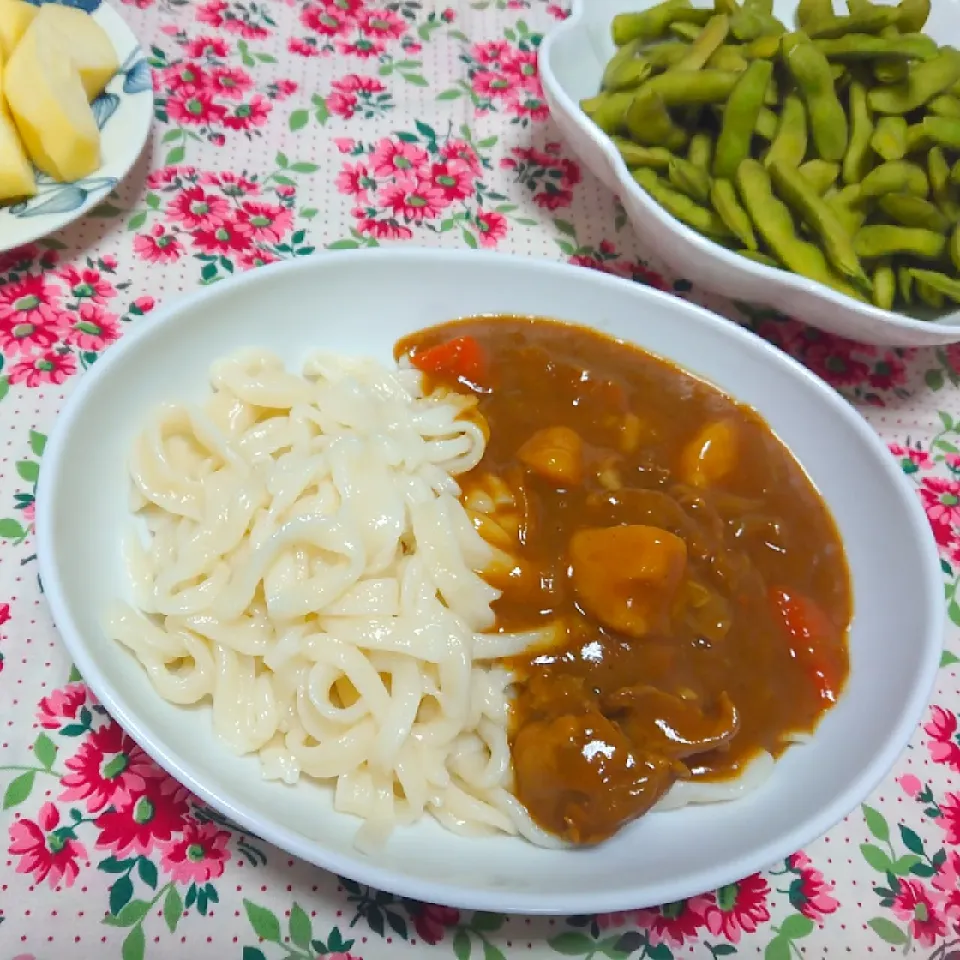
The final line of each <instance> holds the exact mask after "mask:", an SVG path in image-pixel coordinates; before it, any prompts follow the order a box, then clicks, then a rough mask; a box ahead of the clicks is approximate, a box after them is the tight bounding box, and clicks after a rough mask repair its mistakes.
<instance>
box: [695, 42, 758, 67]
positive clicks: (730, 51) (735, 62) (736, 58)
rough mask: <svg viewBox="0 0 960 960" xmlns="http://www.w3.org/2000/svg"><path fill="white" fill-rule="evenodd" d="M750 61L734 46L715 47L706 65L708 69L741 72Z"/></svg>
mask: <svg viewBox="0 0 960 960" xmlns="http://www.w3.org/2000/svg"><path fill="white" fill-rule="evenodd" d="M749 63H750V61H749V60H747V58H746V57H744V56H743V54H742V53H740V52H739V51H738V50H737V48H736V47H729V46H723V47H717V49H716V50H714V51H713V53H712V54H710V58H709V59H708V60H707V62H706V67H707V68H708V69H710V70H725V71H727V72H728V73H743V71H744V70H746V69H747V66H748V65H749Z"/></svg>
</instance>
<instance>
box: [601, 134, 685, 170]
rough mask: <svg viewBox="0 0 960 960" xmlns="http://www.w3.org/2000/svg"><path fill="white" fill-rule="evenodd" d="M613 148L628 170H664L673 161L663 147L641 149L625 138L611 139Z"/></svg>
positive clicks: (671, 156)
mask: <svg viewBox="0 0 960 960" xmlns="http://www.w3.org/2000/svg"><path fill="white" fill-rule="evenodd" d="M610 139H611V140H613V144H614V146H615V147H616V148H617V150H618V151H619V152H620V156H621V157H623V162H624V163H625V164H626V165H627V166H628V167H629V168H630V169H633V168H634V167H653V168H654V170H666V169H667V165H668V164H669V163H670V161H671V160H672V159H673V154H672V153H671V152H670V151H669V150H667V149H665V148H664V147H642V146H640V144H639V143H634V142H633V141H632V140H627V138H626V137H611V138H610Z"/></svg>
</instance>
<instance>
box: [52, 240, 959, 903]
mask: <svg viewBox="0 0 960 960" xmlns="http://www.w3.org/2000/svg"><path fill="white" fill-rule="evenodd" d="M504 313H513V314H522V315H540V316H547V317H554V318H557V319H561V320H566V321H571V322H575V323H579V324H583V325H586V326H590V327H593V328H595V329H597V330H599V331H603V332H605V333H608V334H611V335H613V336H615V337H619V338H622V339H624V340H628V341H631V342H633V343H636V344H638V345H639V346H641V347H644V348H645V349H648V350H650V351H653V352H654V353H657V354H660V355H661V356H664V357H667V358H670V359H671V360H673V361H675V362H677V363H678V364H680V365H681V366H683V367H685V368H686V369H688V370H690V371H693V372H695V373H697V374H699V375H701V376H702V377H704V378H706V379H707V380H710V381H712V382H713V383H715V384H717V385H718V386H719V387H720V388H721V389H723V390H725V391H727V392H729V393H730V394H732V395H734V396H735V397H737V398H738V399H739V400H741V401H743V402H745V403H747V404H750V405H752V406H753V407H755V408H756V409H757V410H759V411H760V412H761V413H762V414H763V415H764V416H765V417H766V418H767V420H768V422H769V424H770V425H771V427H772V428H773V429H774V430H775V431H776V432H777V434H778V435H779V436H780V437H782V438H783V440H784V442H786V443H787V444H788V445H789V446H790V447H791V449H792V450H793V451H794V453H795V454H796V456H797V457H798V458H799V460H800V462H801V463H802V464H803V465H804V466H805V468H806V470H807V471H808V473H809V475H810V476H811V478H812V479H813V482H814V483H815V484H816V485H817V487H818V488H819V489H820V491H821V493H822V495H823V497H824V498H825V500H826V502H827V504H828V505H829V507H830V509H831V510H832V512H833V515H834V517H835V518H836V521H837V524H838V527H839V531H840V534H841V536H842V538H843V541H844V543H845V544H846V549H847V554H848V559H849V564H850V569H851V573H852V578H853V591H854V600H855V607H856V614H855V620H854V624H853V628H852V632H851V637H850V655H851V672H850V679H849V683H848V686H847V688H846V690H845V692H844V694H843V696H842V698H841V700H840V703H839V704H838V705H837V707H836V708H835V709H834V710H832V711H831V712H830V713H829V714H828V715H827V716H826V717H825V719H824V721H823V723H822V724H821V725H820V727H819V729H818V730H817V732H816V735H815V736H814V737H813V738H812V740H811V742H810V743H809V744H805V745H803V746H797V747H795V748H793V749H791V750H790V751H788V753H787V754H786V756H785V757H784V759H783V760H782V761H781V762H780V763H779V764H778V766H777V768H776V770H775V772H774V774H773V776H772V778H771V779H770V780H769V781H768V782H767V783H766V784H765V785H764V786H763V787H761V788H760V789H759V790H757V791H756V792H755V793H753V794H751V795H749V796H747V797H746V798H744V799H741V800H738V801H736V802H733V803H727V804H721V805H715V806H710V807H700V808H688V809H684V810H681V811H678V812H672V813H659V814H653V815H650V816H649V817H646V818H644V819H641V820H640V821H638V822H636V823H634V824H633V825H631V826H630V827H628V828H627V829H625V830H624V831H623V832H622V833H621V834H620V835H619V836H617V837H616V838H615V839H614V840H613V841H611V842H609V843H607V844H604V845H602V846H599V847H597V848H594V849H589V850H576V851H548V850H542V849H538V848H536V847H533V846H531V845H529V844H528V843H526V842H525V841H523V840H519V839H513V838H498V839H484V840H468V839H463V838H460V837H457V836H454V835H452V834H449V833H446V832H444V830H443V829H442V828H441V827H439V826H438V825H437V824H436V823H434V822H433V821H429V820H428V821H424V822H422V823H420V824H419V825H417V826H414V827H411V828H407V829H401V830H399V831H397V833H396V834H395V835H394V836H393V837H392V838H391V840H390V842H389V844H388V845H387V847H386V849H385V850H383V852H382V853H380V854H379V855H377V856H376V857H375V858H369V857H366V856H364V855H362V854H360V853H358V852H357V850H356V849H354V847H353V845H352V837H353V833H354V827H355V825H356V823H357V821H355V820H353V819H352V818H350V817H347V816H345V815H343V814H338V813H336V812H334V810H333V809H332V804H331V794H330V792H329V791H327V790H325V789H323V788H320V787H318V786H315V785H311V784H309V783H302V784H301V785H299V786H297V787H295V788H290V787H285V786H282V785H280V784H278V783H276V782H273V783H271V782H266V781H264V780H262V779H261V778H260V772H259V764H258V762H257V760H255V759H237V758H236V757H234V756H232V755H230V754H229V753H227V752H226V750H225V749H224V748H223V746H222V745H221V744H220V743H219V741H218V740H217V738H216V737H215V735H214V733H213V731H212V729H211V723H210V719H209V716H208V713H207V710H206V709H205V708H203V709H194V710H185V709H179V708H175V707H173V706H171V705H169V704H168V703H166V702H165V701H163V700H161V699H160V698H159V696H157V695H156V694H155V692H154V690H153V688H152V687H151V685H150V683H149V681H148V680H147V677H146V675H145V674H144V672H143V671H142V670H141V668H140V666H139V664H138V663H137V662H136V661H135V660H134V658H133V657H132V656H130V655H128V654H127V652H126V651H125V650H124V649H122V648H121V647H120V646H119V645H118V644H116V643H115V642H113V641H112V640H110V639H108V638H107V636H106V635H105V634H104V632H103V629H102V627H101V617H102V615H103V613H104V610H105V608H106V606H107V604H108V602H109V601H110V600H111V599H112V598H115V597H117V596H122V597H126V598H129V596H130V593H129V590H128V583H127V578H126V573H125V570H124V567H123V565H122V560H121V550H120V544H121V537H122V533H123V531H124V530H125V529H126V525H127V524H128V523H129V522H130V519H129V515H128V512H127V503H128V479H127V477H128V474H127V467H126V465H127V455H128V451H129V449H130V447H131V443H132V440H133V438H134V436H135V435H136V434H137V433H138V432H139V430H140V429H141V428H142V425H143V423H144V418H145V417H146V416H147V414H148V412H149V411H150V410H151V408H152V407H153V406H154V405H155V404H157V403H160V402H163V401H169V400H172V401H197V400H199V399H201V398H203V397H204V396H205V395H206V394H207V392H208V391H207V387H206V384H207V370H208V367H209V365H210V363H211V362H212V361H214V360H215V359H217V358H219V357H222V356H223V355H225V354H228V353H231V352H232V351H234V350H237V349H239V348H242V347H249V346H260V347H264V348H267V349H270V350H273V351H275V352H276V353H278V354H279V355H281V356H282V357H284V358H285V359H286V360H287V361H288V362H289V363H290V364H293V365H298V364H299V363H300V362H301V361H302V359H303V358H304V357H305V356H306V355H307V354H308V353H309V352H310V351H312V350H314V349H316V348H324V349H327V350H333V351H339V352H342V353H348V354H358V353H359V354H367V355H372V356H374V357H375V358H377V359H379V360H381V361H383V362H389V361H390V359H391V349H392V346H393V344H394V341H395V340H397V339H398V338H399V337H401V336H402V335H404V334H407V333H410V332H412V331H415V330H418V329H420V328H422V327H425V326H428V325H432V324H435V323H438V322H441V321H444V320H449V319H453V318H456V317H461V316H470V315H477V314H504ZM297 368H298V369H299V366H298V367H297ZM881 518H882V522H880V520H881ZM37 531H38V552H39V562H40V572H41V577H42V581H43V587H44V590H45V594H46V598H47V601H48V603H49V605H50V610H51V612H52V614H53V619H54V621H55V623H56V625H57V628H58V629H59V631H60V634H61V636H62V638H63V641H64V643H65V644H66V646H67V648H68V650H69V652H70V654H71V656H72V657H73V659H74V661H75V663H76V665H77V667H78V668H79V670H80V672H81V673H82V674H83V677H84V679H85V680H86V681H87V683H89V684H90V686H91V687H92V689H93V690H94V692H95V693H96V695H97V696H98V697H99V698H100V700H101V701H102V703H103V704H104V705H105V706H106V707H107V709H108V710H109V711H110V713H111V714H112V715H113V716H114V717H115V718H116V719H117V720H118V721H119V722H120V723H121V724H122V725H123V726H124V727H125V728H126V729H127V730H128V731H129V732H130V734H131V735H132V736H133V737H134V739H135V740H136V741H137V742H138V743H140V744H141V745H142V746H143V748H144V749H145V750H146V751H147V752H148V753H149V754H150V755H151V756H152V757H154V758H155V759H156V760H157V762H158V763H160V764H161V765H162V766H164V767H165V768H166V769H167V770H168V771H170V773H172V774H173V775H174V776H175V777H177V779H179V780H180V781H182V782H183V783H184V784H186V785H187V786H188V787H190V789H191V790H193V791H194V792H195V793H196V794H198V795H199V796H200V797H202V798H203V799H204V800H206V801H207V802H208V803H210V804H211V805H212V806H214V807H216V808H217V809H218V810H220V811H222V812H223V813H224V814H226V815H227V816H229V817H232V818H233V819H234V820H236V821H238V822H239V823H241V824H243V826H244V827H245V828H246V829H248V830H250V831H252V832H254V833H256V834H258V835H259V836H261V837H263V838H265V839H266V840H269V841H270V842H272V843H274V844H276V845H277V846H279V847H281V848H283V849H284V850H287V851H289V852H290V853H293V854H295V855H297V856H299V857H302V858H304V859H305V860H309V861H310V862H312V863H315V864H317V865H318V866H321V867H324V868H326V869H328V870H332V871H335V872H336V873H338V874H341V875H345V876H348V877H351V878H353V879H356V880H358V881H360V882H363V883H367V884H371V885H373V886H375V887H378V888H383V889H386V890H389V891H392V892H394V893H397V894H402V895H406V896H409V897H415V898H418V899H422V900H427V901H434V902H440V903H446V904H451V905H456V906H459V907H463V908H475V909H483V910H494V911H501V912H508V913H509V912H523V913H553V914H571V913H591V912H595V911H608V910H618V909H626V908H632V907H640V906H644V905H649V904H656V903H662V902H666V901H672V900H677V899H679V898H682V897H686V896H689V895H693V894H696V893H698V892H702V891H704V890H708V889H711V888H714V887H716V886H719V885H721V884H725V883H728V882H732V881H734V880H736V879H738V878H741V877H743V876H745V875H747V874H749V873H751V872H752V871H754V870H758V869H760V868H762V867H765V866H767V865H769V864H771V863H773V862H775V861H777V860H779V859H780V858H782V857H785V856H787V855H789V854H790V853H792V852H794V851H795V850H797V849H798V848H800V847H801V846H802V845H803V844H805V843H808V842H809V841H810V840H812V839H814V838H815V837H817V836H819V835H820V834H822V833H824V832H825V831H826V830H828V829H829V828H830V827H831V826H832V825H833V824H835V823H836V822H837V821H839V820H840V819H841V818H842V817H843V816H845V815H846V814H847V813H848V812H849V811H850V810H851V809H852V808H854V807H855V806H856V804H857V803H859V802H860V801H861V800H862V799H863V798H864V797H866V796H867V794H868V793H869V792H870V791H871V790H872V789H873V787H874V786H875V785H876V784H877V783H878V781H879V780H880V779H881V778H882V777H883V775H884V774H885V773H886V772H887V771H888V770H889V769H890V767H891V765H892V764H893V762H894V760H895V759H896V757H897V755H898V753H899V752H900V750H901V749H903V747H904V746H905V745H906V743H907V741H908V740H909V738H910V735H911V733H912V731H913V730H914V727H915V725H916V724H917V722H918V721H919V719H920V716H921V713H922V710H923V708H924V706H925V704H926V702H927V699H928V697H929V694H930V691H931V687H932V684H933V680H934V676H935V673H936V670H937V667H938V664H939V658H940V653H941V645H942V616H941V614H942V600H943V587H942V585H941V574H940V566H939V562H938V559H937V553H936V549H935V546H934V542H933V539H932V536H931V533H930V530H929V527H928V525H927V521H926V518H925V516H924V514H923V511H922V509H921V507H920V505H919V503H918V501H917V499H916V497H915V494H914V493H913V491H912V489H911V487H910V486H909V484H908V483H907V482H906V480H905V479H904V477H903V476H902V474H901V472H900V469H899V467H898V465H897V463H896V461H895V460H894V459H893V457H891V456H890V455H889V453H888V452H887V450H886V449H885V447H884V445H883V443H882V442H881V441H880V440H879V439H878V437H877V436H876V434H875V433H874V432H873V431H872V430H871V429H870V427H869V426H868V425H867V423H866V422H865V421H864V420H863V419H861V418H860V416H859V415H858V414H857V413H856V411H855V410H854V409H853V408H852V407H851V406H849V405H848V404H847V403H845V402H844V401H843V400H841V399H840V398H839V397H838V396H837V394H836V393H835V392H834V391H833V390H831V389H830V388H829V387H828V386H826V384H824V383H823V382H822V381H821V380H819V379H817V378H816V377H815V376H813V375H812V374H811V373H809V372H808V371H807V370H806V369H804V368H803V367H801V366H800V365H799V364H797V363H796V362H794V361H793V360H792V359H790V358H789V357H788V356H786V355H785V354H783V353H781V352H780V351H778V350H776V349H774V348H773V347H771V346H770V345H769V344H767V343H766V342H764V341H763V340H761V339H760V338H759V337H755V336H753V335H752V334H751V333H749V332H747V331H746V330H743V329H742V328H740V327H738V326H736V325H735V324H731V323H728V322H726V321H724V320H722V319H721V318H719V317H717V316H714V315H713V314H711V313H708V312H707V311H705V310H703V309H701V308H699V307H697V306H694V305H691V304H689V303H687V302H685V301H683V300H680V299H677V298H674V297H670V296H667V295H666V294H663V293H660V292H657V291H654V290H651V289H649V288H647V287H644V286H641V285H639V284H634V283H630V282H628V281H625V280H621V279H617V278H615V277H610V276H606V275H603V274H600V273H596V272H594V271H592V270H583V269H581V268H576V267H570V266H566V265H562V264H555V263H550V262H546V261H539V260H533V259H528V258H519V257H518V258H514V257H507V256H501V255H496V254H487V253H479V252H469V251H462V252H451V251H440V250H420V249H411V248H400V249H390V250H371V251H362V252H348V253H331V254H323V255H319V256H316V257H312V258H308V259H304V260H297V261H294V262H290V263H284V264H282V265H276V266H270V267H265V268H263V269H259V270H256V271H254V272H252V273H248V274H245V275H243V276H241V277H238V278H236V279H233V280H229V281H226V282H223V283H219V284H216V285H214V286H211V287H207V288H204V289H201V290H198V291H196V292H194V293H192V294H190V295H189V296H186V297H183V298H181V299H179V300H176V301H174V302H172V303H171V304H170V305H169V306H168V307H166V308H165V309H164V310H162V311H158V312H157V313H156V314H155V315H151V317H150V318H149V319H147V320H144V321H142V322H140V323H139V324H138V326H137V327H136V329H135V330H134V331H133V332H132V333H130V334H128V335H127V336H125V337H124V339H123V340H122V341H121V342H120V343H119V344H118V345H117V346H115V347H112V348H111V349H110V350H109V351H108V353H107V354H106V355H105V356H104V358H103V359H102V360H100V361H99V362H98V363H97V365H96V366H95V367H94V368H93V369H92V370H91V371H90V372H88V373H86V374H85V375H84V377H83V379H82V380H81V382H80V384H79V385H78V387H77V389H76V390H75V391H74V392H73V393H72V394H71V396H70V398H69V400H68V401H67V404H66V407H65V408H64V410H63V412H62V413H61V414H60V416H59V418H58V420H57V421H56V423H55V424H54V427H53V431H52V435H51V437H50V440H49V443H48V444H47V448H46V452H45V454H44V460H43V470H42V472H41V477H40V484H39V493H38V503H37ZM894 545H895V546H894Z"/></svg>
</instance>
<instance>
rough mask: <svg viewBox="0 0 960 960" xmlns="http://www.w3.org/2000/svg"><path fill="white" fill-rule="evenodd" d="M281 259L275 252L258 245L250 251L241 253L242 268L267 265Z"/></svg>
mask: <svg viewBox="0 0 960 960" xmlns="http://www.w3.org/2000/svg"><path fill="white" fill-rule="evenodd" d="M279 259H280V258H279V257H278V256H277V255H276V254H275V253H271V252H270V251H269V250H264V249H262V248H260V247H258V248H257V249H255V250H250V251H249V252H248V253H241V254H240V268H241V269H242V270H252V269H253V268H254V267H265V266H266V265H267V264H268V263H276V262H277V261H278V260H279Z"/></svg>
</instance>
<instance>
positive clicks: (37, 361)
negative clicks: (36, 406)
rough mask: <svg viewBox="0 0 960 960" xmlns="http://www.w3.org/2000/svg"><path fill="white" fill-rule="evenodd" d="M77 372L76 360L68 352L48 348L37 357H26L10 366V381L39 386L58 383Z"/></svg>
mask: <svg viewBox="0 0 960 960" xmlns="http://www.w3.org/2000/svg"><path fill="white" fill-rule="evenodd" d="M76 372H77V361H76V360H75V359H74V358H73V356H72V354H70V353H59V352H57V351H56V350H48V351H46V352H45V353H42V354H40V356H38V357H27V358H26V359H25V360H21V361H20V362H19V363H16V364H14V365H13V366H12V367H11V368H10V372H9V374H8V376H9V378H10V382H11V383H23V384H26V386H28V387H40V386H43V384H45V383H53V384H60V383H63V382H64V381H65V380H66V379H67V377H70V376H72V375H73V374H75V373H76Z"/></svg>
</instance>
